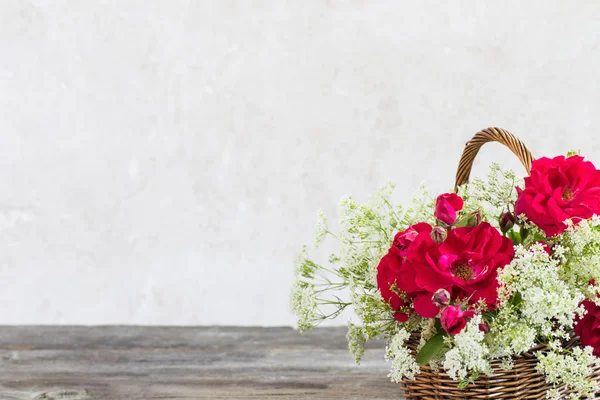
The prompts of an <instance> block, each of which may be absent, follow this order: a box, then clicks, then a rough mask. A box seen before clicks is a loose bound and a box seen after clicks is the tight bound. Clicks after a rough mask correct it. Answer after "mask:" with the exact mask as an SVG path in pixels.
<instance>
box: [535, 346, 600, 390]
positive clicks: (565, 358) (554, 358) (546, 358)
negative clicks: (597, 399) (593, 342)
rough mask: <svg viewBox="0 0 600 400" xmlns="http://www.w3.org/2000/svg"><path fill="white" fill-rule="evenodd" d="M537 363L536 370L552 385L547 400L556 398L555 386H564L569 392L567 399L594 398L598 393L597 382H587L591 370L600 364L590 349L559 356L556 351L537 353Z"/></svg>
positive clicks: (577, 348) (576, 349) (578, 349)
mask: <svg viewBox="0 0 600 400" xmlns="http://www.w3.org/2000/svg"><path fill="white" fill-rule="evenodd" d="M536 357H537V358H538V360H539V363H538V365H537V367H536V369H537V370H538V371H539V372H540V373H542V374H544V375H545V376H546V382H548V383H550V384H552V385H553V389H552V390H551V391H549V393H548V395H547V397H548V398H557V397H556V394H557V393H558V392H557V390H556V389H557V386H558V385H559V384H563V383H564V384H565V385H566V386H567V388H569V389H570V390H571V393H570V395H569V398H571V399H579V398H580V397H582V396H585V397H592V398H593V397H594V394H595V393H597V392H598V390H599V387H598V382H597V381H595V380H589V379H587V378H586V377H587V376H588V375H590V374H591V373H592V372H593V370H592V368H593V367H594V366H596V365H599V364H600V359H598V358H597V357H595V356H594V355H593V354H592V348H591V347H589V346H588V347H586V348H585V349H581V348H580V347H575V348H573V349H572V350H571V352H570V354H559V353H558V352H556V351H550V352H548V353H545V354H544V353H542V352H537V353H536Z"/></svg>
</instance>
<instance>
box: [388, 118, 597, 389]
mask: <svg viewBox="0 0 600 400" xmlns="http://www.w3.org/2000/svg"><path fill="white" fill-rule="evenodd" d="M488 142H499V143H501V144H503V145H505V146H506V147H508V148H509V149H510V150H511V151H512V152H513V153H514V154H515V155H516V156H517V157H518V158H519V160H520V161H521V163H522V164H523V166H524V167H525V169H526V170H527V173H528V174H529V171H530V170H531V162H532V161H533V156H532V155H531V152H530V151H529V149H527V147H526V146H525V145H524V144H523V142H521V141H520V140H519V139H517V138H516V137H515V136H513V135H512V134H511V133H509V132H508V131H505V130H504V129H500V128H488V129H484V130H483V131H480V132H478V133H477V134H475V136H474V137H473V139H471V140H470V141H468V142H467V144H466V146H465V149H464V151H463V154H462V157H461V159H460V163H459V166H458V170H457V172H456V183H455V191H456V190H457V189H458V187H459V186H460V185H462V184H465V183H468V181H469V176H470V174H471V168H472V166H473V161H474V159H475V157H476V156H477V153H478V152H479V149H480V148H481V146H483V145H484V144H485V143H488ZM418 344H419V340H418V337H417V336H414V335H413V337H411V339H410V340H409V342H408V343H407V345H408V347H409V348H410V349H411V350H412V351H413V353H415V354H416V349H417V346H418ZM579 345H580V342H579V338H578V337H576V336H574V337H572V338H571V339H570V340H569V341H567V342H565V343H564V347H565V348H567V349H570V348H573V347H575V346H579ZM544 349H545V346H543V345H540V346H537V347H534V348H532V349H531V350H529V351H528V352H526V353H523V354H521V355H519V356H515V357H513V368H512V369H511V370H508V371H507V370H503V369H502V368H500V363H501V362H500V361H499V360H498V361H493V362H492V369H493V371H494V375H492V376H487V375H482V376H480V377H479V378H478V379H477V380H476V381H475V382H474V383H470V384H469V385H468V386H467V387H466V388H465V389H459V388H458V382H457V381H455V380H453V379H452V378H450V377H449V376H448V375H447V374H446V372H445V371H444V370H443V368H440V370H439V371H437V372H435V371H433V370H432V369H431V368H430V367H429V366H422V367H421V372H420V373H419V374H417V375H416V376H415V379H414V380H408V379H405V380H403V381H402V382H401V383H400V386H401V388H402V391H403V393H404V397H405V398H406V399H407V400H408V399H411V400H412V399H419V400H448V399H511V400H529V399H531V400H534V399H535V400H539V399H544V398H545V397H546V392H547V391H548V390H549V389H551V388H552V386H551V385H549V384H547V383H546V381H545V378H544V376H543V375H541V374H540V373H539V372H537V370H536V365H537V363H538V360H537V358H535V356H534V353H535V352H537V351H540V350H541V351H544ZM590 378H592V379H595V380H597V381H600V366H598V367H595V368H594V371H593V373H592V375H591V376H590ZM558 389H559V392H560V394H561V398H563V397H566V396H568V394H569V391H568V390H567V389H566V388H565V387H564V386H562V387H559V388H558ZM596 398H600V395H596Z"/></svg>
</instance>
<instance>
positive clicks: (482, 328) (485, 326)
mask: <svg viewBox="0 0 600 400" xmlns="http://www.w3.org/2000/svg"><path fill="white" fill-rule="evenodd" d="M479 330H480V331H481V332H483V333H488V332H489V331H490V326H489V325H488V324H487V322H485V321H483V322H482V323H480V324H479Z"/></svg>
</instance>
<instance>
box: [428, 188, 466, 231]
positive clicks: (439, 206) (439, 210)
mask: <svg viewBox="0 0 600 400" xmlns="http://www.w3.org/2000/svg"><path fill="white" fill-rule="evenodd" d="M462 208H463V199H461V198H460V196H458V195H457V194H456V193H444V194H440V195H439V196H438V197H437V200H436V201H435V212H434V213H433V215H434V216H435V217H436V218H437V219H438V220H440V221H441V222H443V223H444V224H446V225H452V224H453V223H454V221H456V213H457V212H458V211H460V210H462Z"/></svg>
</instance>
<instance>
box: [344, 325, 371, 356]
mask: <svg viewBox="0 0 600 400" xmlns="http://www.w3.org/2000/svg"><path fill="white" fill-rule="evenodd" d="M346 338H347V339H348V350H350V354H352V356H353V357H354V361H356V363H357V364H359V363H360V360H361V359H362V357H363V355H364V354H365V343H366V341H367V338H366V336H365V333H364V331H363V330H362V328H361V327H360V326H356V325H354V324H353V323H352V322H349V323H348V333H347V334H346Z"/></svg>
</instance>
